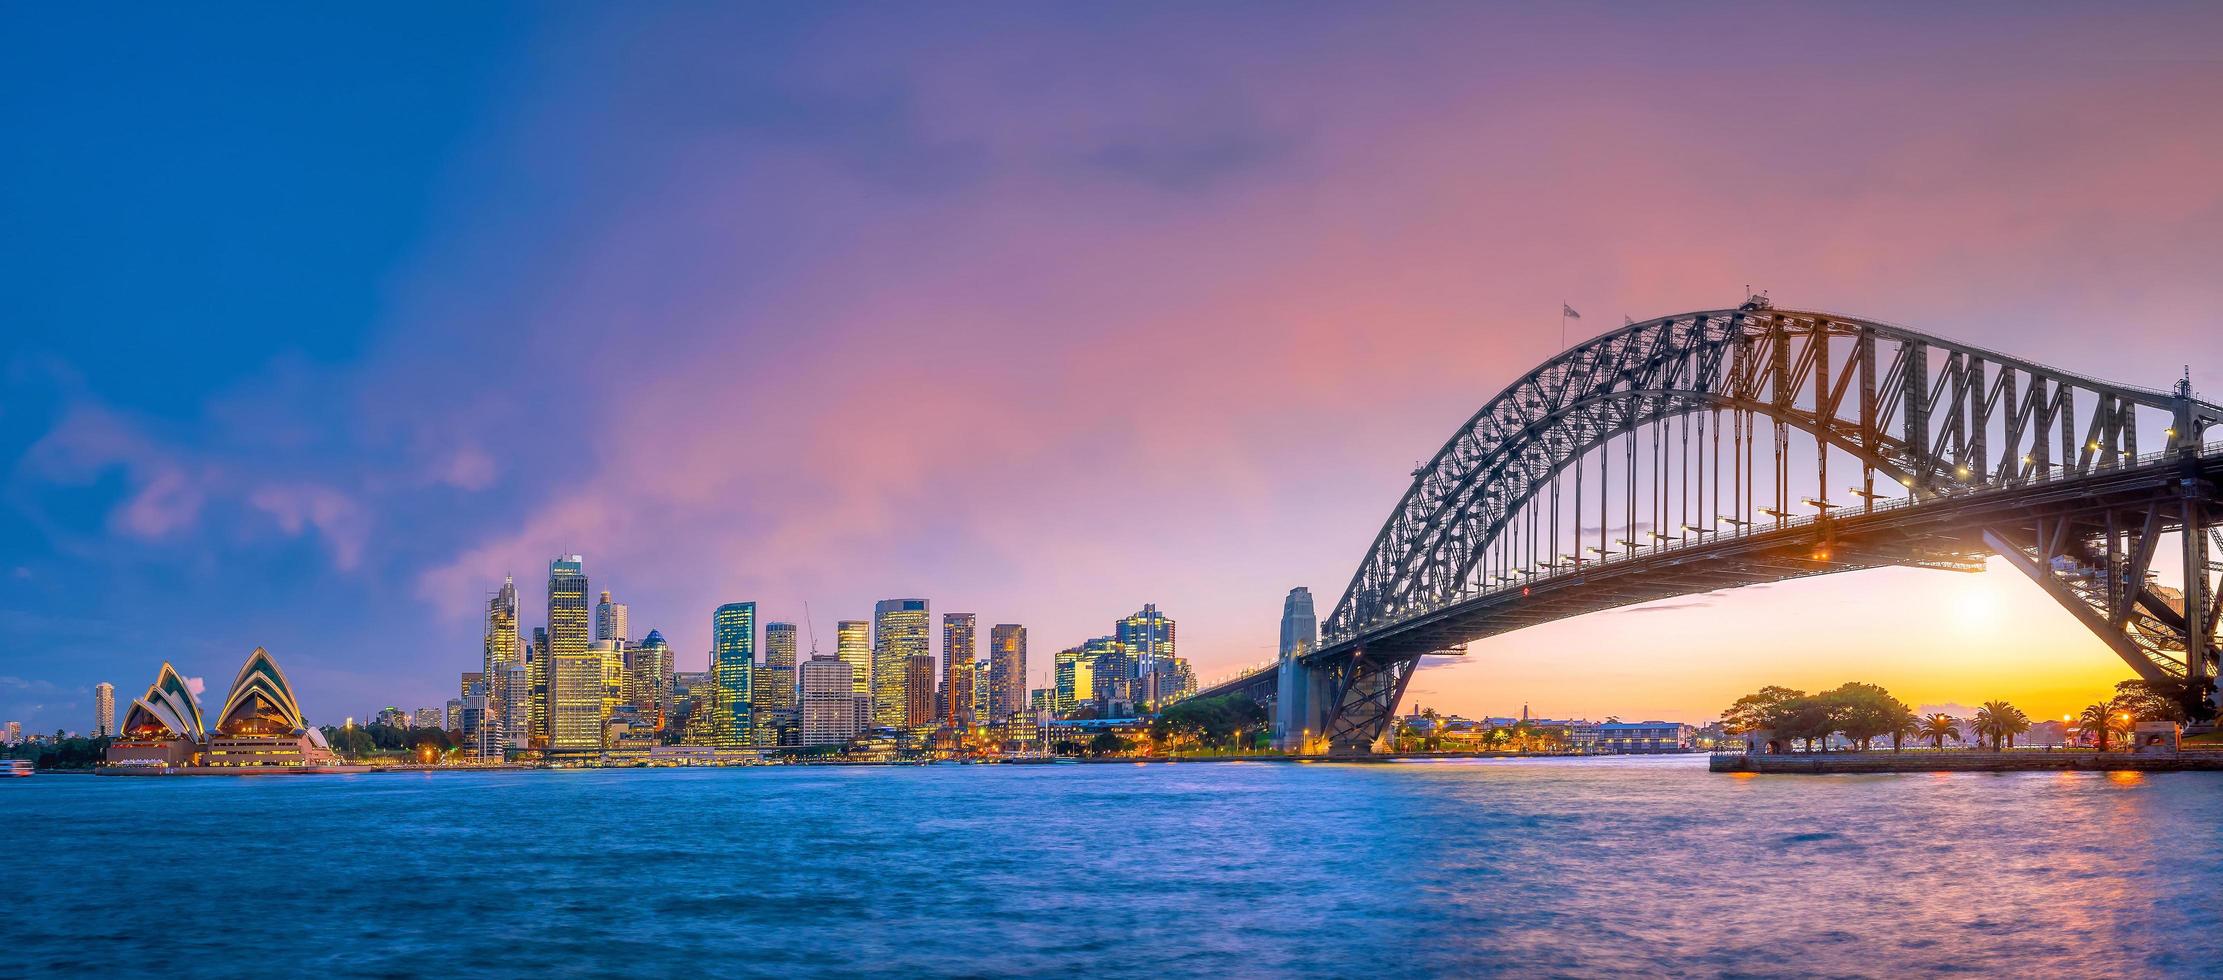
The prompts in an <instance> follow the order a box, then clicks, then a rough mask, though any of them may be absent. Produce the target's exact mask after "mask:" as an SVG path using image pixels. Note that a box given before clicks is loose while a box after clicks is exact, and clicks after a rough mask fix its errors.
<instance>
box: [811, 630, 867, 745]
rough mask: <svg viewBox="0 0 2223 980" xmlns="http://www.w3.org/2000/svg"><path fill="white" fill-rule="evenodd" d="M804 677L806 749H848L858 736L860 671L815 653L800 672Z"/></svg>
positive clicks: (828, 656) (841, 660) (837, 658)
mask: <svg viewBox="0 0 2223 980" xmlns="http://www.w3.org/2000/svg"><path fill="white" fill-rule="evenodd" d="M797 672H798V673H800V674H801V675H802V681H803V692H802V737H801V741H802V744H803V745H806V746H810V745H847V744H848V743H849V740H850V739H852V738H855V737H856V736H857V696H856V687H857V677H856V673H857V671H856V667H855V665H853V664H851V663H850V662H849V661H847V660H844V659H842V658H841V657H839V656H835V655H832V654H825V653H814V654H812V655H811V658H810V659H809V660H806V661H804V662H803V664H802V666H801V667H799V668H797Z"/></svg>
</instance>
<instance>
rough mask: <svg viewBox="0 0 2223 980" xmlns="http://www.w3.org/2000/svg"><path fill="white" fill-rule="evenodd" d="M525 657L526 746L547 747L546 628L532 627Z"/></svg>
mask: <svg viewBox="0 0 2223 980" xmlns="http://www.w3.org/2000/svg"><path fill="white" fill-rule="evenodd" d="M525 657H526V662H525V681H526V683H527V684H529V685H530V686H531V687H530V690H529V691H528V692H527V700H528V702H529V707H528V708H527V709H526V712H525V722H526V724H527V725H530V726H531V731H529V732H528V733H527V739H526V744H528V745H547V744H548V630H547V629H546V628H544V627H540V626H535V627H533V645H532V646H531V647H530V648H529V649H528V650H527V651H526V654H525Z"/></svg>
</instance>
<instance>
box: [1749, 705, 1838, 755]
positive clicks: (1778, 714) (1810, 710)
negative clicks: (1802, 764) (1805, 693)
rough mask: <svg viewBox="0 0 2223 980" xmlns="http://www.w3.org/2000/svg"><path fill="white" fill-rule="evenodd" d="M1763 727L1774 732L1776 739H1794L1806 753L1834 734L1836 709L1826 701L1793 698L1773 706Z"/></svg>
mask: <svg viewBox="0 0 2223 980" xmlns="http://www.w3.org/2000/svg"><path fill="white" fill-rule="evenodd" d="M1765 720H1766V721H1767V724H1766V725H1765V726H1764V727H1767V728H1773V729H1775V734H1776V737H1778V738H1786V739H1798V740H1800V741H1803V742H1805V743H1806V751H1808V752H1812V751H1814V743H1815V742H1816V741H1827V740H1828V739H1829V735H1830V733H1831V732H1834V731H1836V730H1837V727H1838V726H1837V709H1836V706H1835V705H1833V704H1831V703H1830V701H1829V699H1827V698H1807V697H1801V698H1794V699H1792V700H1789V701H1785V702H1783V703H1782V704H1780V705H1777V706H1776V709H1775V713H1773V714H1771V715H1770V716H1768V717H1767V718H1766V719H1765Z"/></svg>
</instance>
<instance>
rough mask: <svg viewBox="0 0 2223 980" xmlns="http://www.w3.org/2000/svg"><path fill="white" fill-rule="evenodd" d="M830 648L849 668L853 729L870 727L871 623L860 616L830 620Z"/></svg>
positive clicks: (861, 729) (858, 729)
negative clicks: (852, 687) (853, 702)
mask: <svg viewBox="0 0 2223 980" xmlns="http://www.w3.org/2000/svg"><path fill="white" fill-rule="evenodd" d="M834 651H835V652H836V653H837V654H839V655H840V657H841V659H842V661H843V662H845V663H847V664H848V665H849V671H850V674H851V676H852V678H853V681H852V683H854V684H855V690H854V694H853V696H854V697H855V699H856V702H857V731H860V732H862V731H864V730H865V729H867V728H871V727H872V720H873V718H872V624H871V623H868V622H866V621H864V620H861V619H844V620H842V621H841V622H838V623H835V624H834Z"/></svg>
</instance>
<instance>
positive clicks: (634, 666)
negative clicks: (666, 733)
mask: <svg viewBox="0 0 2223 980" xmlns="http://www.w3.org/2000/svg"><path fill="white" fill-rule="evenodd" d="M626 652H627V654H628V655H629V656H630V658H631V661H632V662H631V664H630V665H628V667H627V686H626V698H625V699H626V701H627V703H629V704H631V705H632V706H633V707H635V708H638V709H640V712H641V717H643V718H646V719H648V722H649V724H651V725H654V726H656V729H657V730H658V731H662V730H663V729H664V726H665V725H666V724H668V723H669V722H670V720H671V715H672V688H673V684H674V682H673V677H674V673H673V668H672V648H671V644H669V643H666V642H664V634H662V633H659V632H657V631H656V630H649V631H648V636H646V637H644V638H642V640H641V645H640V646H637V647H631V648H629V649H628V650H627V651H626Z"/></svg>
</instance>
